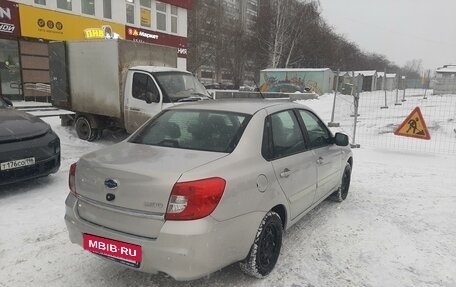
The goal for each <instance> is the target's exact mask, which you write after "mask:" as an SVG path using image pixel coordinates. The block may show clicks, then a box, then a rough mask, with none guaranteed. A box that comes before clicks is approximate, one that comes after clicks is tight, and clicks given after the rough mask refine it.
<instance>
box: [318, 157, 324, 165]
mask: <svg viewBox="0 0 456 287" xmlns="http://www.w3.org/2000/svg"><path fill="white" fill-rule="evenodd" d="M317 164H323V158H322V157H321V156H320V157H319V158H318V159H317Z"/></svg>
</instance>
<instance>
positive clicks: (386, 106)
mask: <svg viewBox="0 0 456 287" xmlns="http://www.w3.org/2000/svg"><path fill="white" fill-rule="evenodd" d="M382 84H383V90H384V91H385V105H384V106H382V107H380V109H387V108H388V103H387V98H386V68H385V73H384V74H383V83H382Z"/></svg>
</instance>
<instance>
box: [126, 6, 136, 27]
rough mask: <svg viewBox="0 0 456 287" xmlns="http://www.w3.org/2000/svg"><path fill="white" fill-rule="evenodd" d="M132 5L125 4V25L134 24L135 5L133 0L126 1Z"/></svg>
mask: <svg viewBox="0 0 456 287" xmlns="http://www.w3.org/2000/svg"><path fill="white" fill-rule="evenodd" d="M127 2H129V3H132V4H127V23H130V24H135V5H134V3H135V2H134V0H127Z"/></svg>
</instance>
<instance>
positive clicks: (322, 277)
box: [0, 95, 456, 287]
mask: <svg viewBox="0 0 456 287" xmlns="http://www.w3.org/2000/svg"><path fill="white" fill-rule="evenodd" d="M455 97H456V96H455ZM338 101H339V103H340V104H341V105H339V106H340V107H343V103H346V104H347V107H351V106H352V105H351V102H350V101H351V99H350V98H349V97H344V96H341V97H340V98H339V99H338ZM303 103H305V104H306V105H308V106H310V107H312V108H314V109H315V110H316V111H317V112H318V113H319V114H320V115H321V116H322V117H323V118H324V120H325V121H329V119H330V109H331V106H332V96H331V95H324V96H322V97H320V98H319V99H318V100H310V101H305V102H303ZM403 108H404V110H410V109H409V107H403ZM349 109H350V108H349ZM360 113H361V119H360V121H361V122H360V123H362V122H363V118H362V117H363V116H364V115H363V113H362V112H360ZM380 117H381V116H380ZM444 117H447V116H446V115H445V116H444ZM365 120H367V119H365ZM441 120H442V122H446V123H448V124H449V125H451V124H453V127H452V128H456V126H454V125H455V124H456V123H455V122H456V116H455V115H453V116H451V115H450V116H449V117H448V118H444V119H441ZM46 121H48V122H49V123H50V124H51V125H52V126H53V128H54V130H55V131H56V132H57V133H58V134H59V136H60V138H61V141H62V166H61V168H60V171H59V172H58V173H57V174H55V175H51V176H49V177H47V178H42V179H38V180H34V181H29V182H26V183H21V184H15V185H12V186H8V187H3V188H0V286H14V287H16V286H110V287H115V286H293V287H297V286H448V287H450V286H456V189H455V186H456V176H455V174H456V155H455V154H449V153H441V152H438V153H430V152H414V151H406V150H405V149H404V147H406V146H407V142H409V141H410V139H408V138H404V137H397V138H394V141H395V142H396V141H399V142H400V143H399V147H400V149H396V148H395V146H396V144H395V145H393V146H391V147H390V146H388V145H383V146H382V147H377V146H375V145H369V144H363V142H360V143H361V148H360V149H355V150H354V169H353V175H352V185H351V189H350V193H349V196H348V198H347V200H346V201H344V202H343V203H341V204H338V203H333V202H329V201H325V202H323V203H322V204H320V205H319V206H318V207H317V208H315V209H314V210H313V211H311V212H310V213H309V214H308V215H306V216H305V217H304V218H303V220H301V221H300V222H299V223H298V224H297V225H295V226H294V227H292V228H291V229H290V230H289V231H288V232H286V234H285V236H284V242H283V249H282V252H281V255H280V258H279V262H278V263H277V266H276V269H275V270H274V271H273V272H272V274H271V275H270V276H269V277H267V278H266V279H263V280H258V279H253V278H250V277H247V276H244V275H243V273H241V272H240V270H239V269H238V267H237V265H232V266H229V267H227V268H224V269H223V270H221V271H219V272H217V273H214V274H212V275H210V276H208V277H207V278H203V279H200V280H197V281H192V282H176V281H174V280H173V279H171V278H169V277H167V276H165V275H162V274H159V275H151V274H144V273H140V272H137V271H134V270H130V269H127V268H124V267H122V266H119V265H116V264H114V263H112V262H107V261H104V260H102V259H100V258H98V257H96V256H93V255H92V254H90V253H89V252H86V251H83V250H82V248H81V247H79V246H76V245H73V244H71V243H70V242H69V240H68V234H67V231H66V228H65V224H64V221H63V215H64V200H65V197H66V195H67V193H68V187H67V174H68V168H69V165H70V164H71V163H72V162H75V161H77V159H78V158H79V156H80V155H82V154H84V153H87V152H90V151H93V150H96V149H99V148H101V147H103V146H106V145H110V144H113V143H115V142H117V141H119V140H121V139H123V138H124V137H125V135H123V134H108V135H106V136H105V137H104V138H103V140H102V141H100V142H97V143H88V142H84V141H81V140H79V139H78V138H77V136H76V134H75V132H74V131H73V130H72V129H71V128H68V127H61V126H60V125H59V120H58V118H55V117H54V118H52V117H51V118H47V119H46ZM336 121H339V122H341V125H342V126H341V128H339V130H345V131H347V132H349V133H350V132H351V131H352V128H351V123H352V122H353V118H350V116H349V115H348V114H347V113H345V112H343V109H342V108H341V109H340V110H339V111H338V112H337V113H336ZM395 121H396V122H397V124H400V123H401V121H402V119H396V120H395ZM384 123H385V121H371V123H370V126H369V130H372V129H381V128H382V126H383V125H384ZM372 125H373V126H372ZM440 131H441V132H443V129H440ZM361 132H362V129H361ZM391 133H392V131H390V132H389V133H387V134H386V135H385V133H372V134H371V135H370V136H371V137H377V138H376V139H377V140H382V137H385V136H389V137H391V136H392V135H391ZM359 136H360V139H362V138H363V137H364V135H363V134H362V133H360V134H359ZM443 138H444V137H443V136H442V137H440V136H439V137H433V138H432V139H431V141H436V140H437V141H438V140H442V139H443ZM376 139H375V138H374V139H371V140H372V142H375V140H376ZM444 140H445V141H449V142H451V141H453V142H454V141H456V135H453V134H451V133H448V134H446V137H445V138H444ZM415 141H418V142H414V143H413V144H414V145H420V140H415ZM386 142H387V143H388V141H386ZM412 150H415V149H412Z"/></svg>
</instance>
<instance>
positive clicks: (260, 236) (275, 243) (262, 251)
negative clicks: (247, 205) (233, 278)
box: [240, 211, 282, 278]
mask: <svg viewBox="0 0 456 287" xmlns="http://www.w3.org/2000/svg"><path fill="white" fill-rule="evenodd" d="M281 247H282V220H281V219H280V215H278V214H277V213H276V212H274V211H269V212H268V213H267V214H266V215H265V216H264V218H263V221H262V222H261V224H260V227H259V228H258V231H257V234H256V237H255V241H254V242H253V245H252V247H251V249H250V252H249V255H248V256H247V258H246V259H245V260H244V261H242V262H240V267H241V270H242V271H243V272H244V273H246V274H247V275H250V276H253V277H256V278H264V277H266V276H267V275H268V274H269V273H270V272H271V271H272V269H274V266H275V264H276V262H277V259H278V258H279V254H280V248H281Z"/></svg>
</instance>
